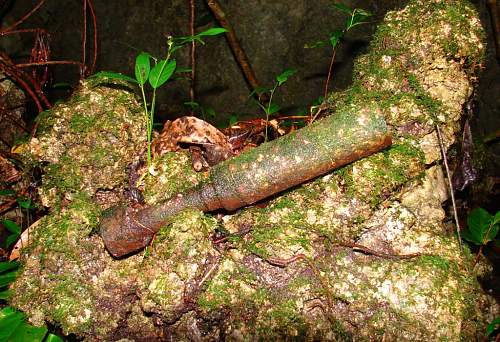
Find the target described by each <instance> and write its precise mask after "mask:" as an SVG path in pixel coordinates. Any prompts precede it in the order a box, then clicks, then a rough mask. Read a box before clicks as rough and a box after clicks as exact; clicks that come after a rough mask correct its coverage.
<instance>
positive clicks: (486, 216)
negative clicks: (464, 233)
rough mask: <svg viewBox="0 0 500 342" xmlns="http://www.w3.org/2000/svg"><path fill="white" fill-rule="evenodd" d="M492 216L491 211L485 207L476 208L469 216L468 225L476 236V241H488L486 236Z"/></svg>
mask: <svg viewBox="0 0 500 342" xmlns="http://www.w3.org/2000/svg"><path fill="white" fill-rule="evenodd" d="M492 218H493V217H492V216H491V215H490V213H489V212H487V211H486V210H484V209H483V208H476V209H474V210H472V211H471V212H470V214H469V216H468V217H467V225H468V227H469V230H470V232H471V233H472V235H473V236H474V237H475V240H476V241H481V244H484V243H486V242H487V241H484V240H485V238H486V236H485V234H486V232H487V230H488V227H489V226H490V222H491V220H492Z"/></svg>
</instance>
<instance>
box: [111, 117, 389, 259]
mask: <svg viewBox="0 0 500 342" xmlns="http://www.w3.org/2000/svg"><path fill="white" fill-rule="evenodd" d="M390 145H391V137H390V134H389V133H388V131H387V127H386V124H385V121H384V119H383V118H382V117H381V115H380V114H379V113H378V111H377V110H370V109H366V110H364V111H361V112H360V113H358V114H356V115H353V114H352V113H349V112H345V113H336V114H334V115H331V116H330V117H327V118H325V119H323V120H321V121H318V122H316V123H314V124H311V125H309V126H307V127H305V128H302V129H300V130H297V131H295V132H292V133H290V134H288V135H286V136H283V137H281V138H279V139H276V140H274V141H272V142H269V143H265V144H262V145H260V146H258V147H256V148H254V149H252V150H249V151H246V152H244V153H242V154H241V155H239V156H238V157H235V158H233V159H229V160H226V161H224V162H223V163H221V164H218V165H216V166H215V167H214V168H213V169H212V170H211V171H210V177H209V179H208V181H206V182H204V183H202V184H201V185H199V186H198V187H196V188H193V189H191V190H189V191H187V192H185V193H182V194H178V195H176V196H174V197H173V198H171V199H170V200H168V201H166V202H165V203H163V204H160V205H158V206H150V207H146V208H142V209H132V208H119V209H116V210H115V212H114V213H112V214H110V215H107V216H106V217H105V218H104V219H103V220H102V222H101V235H102V238H103V239H104V243H105V244H106V247H107V248H108V250H109V251H110V253H111V254H112V255H113V256H115V257H121V256H124V255H127V254H130V253H132V252H134V251H137V250H139V249H141V248H143V247H145V246H146V245H147V244H148V243H149V242H150V241H151V238H152V236H153V235H154V233H156V232H157V231H158V230H159V229H160V228H161V227H162V226H164V225H165V224H166V223H167V222H168V220H169V218H170V217H172V216H173V215H175V214H176V213H178V212H179V211H181V210H183V209H186V208H195V209H199V210H203V211H213V210H216V209H220V208H224V209H227V210H235V209H238V208H241V207H243V206H245V205H249V204H252V203H255V202H257V201H259V200H261V199H264V198H266V197H269V196H271V195H274V194H276V193H278V192H281V191H283V190H286V189H289V188H291V187H293V186H295V185H298V184H301V183H303V182H305V181H307V180H310V179H312V178H315V177H317V176H320V175H322V174H325V173H327V172H329V171H332V170H334V169H336V168H338V167H341V166H343V165H346V164H348V163H350V162H353V161H355V160H357V159H360V158H363V157H365V156H368V155H370V154H373V153H375V152H377V151H380V150H382V149H384V148H386V147H388V146H390Z"/></svg>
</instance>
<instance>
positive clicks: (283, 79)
mask: <svg viewBox="0 0 500 342" xmlns="http://www.w3.org/2000/svg"><path fill="white" fill-rule="evenodd" d="M296 72H297V70H295V69H286V70H285V71H283V72H282V73H281V74H279V75H278V76H277V77H276V81H278V86H281V85H282V84H283V83H285V82H286V80H288V77H290V76H292V75H293V74H295V73H296Z"/></svg>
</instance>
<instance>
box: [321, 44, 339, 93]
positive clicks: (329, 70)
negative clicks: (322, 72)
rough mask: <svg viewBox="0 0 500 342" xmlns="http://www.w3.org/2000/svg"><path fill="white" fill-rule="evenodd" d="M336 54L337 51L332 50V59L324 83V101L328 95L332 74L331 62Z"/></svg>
mask: <svg viewBox="0 0 500 342" xmlns="http://www.w3.org/2000/svg"><path fill="white" fill-rule="evenodd" d="M336 53H337V49H336V48H333V53H332V58H331V59H330V66H329V67H328V75H327V76H326V82H325V92H324V96H323V97H324V98H325V99H326V96H327V95H328V86H329V85H330V79H331V78H332V73H333V62H334V61H335V54H336Z"/></svg>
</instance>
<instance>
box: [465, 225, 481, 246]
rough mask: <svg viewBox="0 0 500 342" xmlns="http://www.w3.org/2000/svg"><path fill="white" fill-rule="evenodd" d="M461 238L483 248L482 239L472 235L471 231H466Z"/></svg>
mask: <svg viewBox="0 0 500 342" xmlns="http://www.w3.org/2000/svg"><path fill="white" fill-rule="evenodd" d="M460 236H461V237H462V239H464V240H467V241H469V242H472V243H473V244H475V245H477V246H481V245H482V244H483V242H482V239H481V238H478V237H477V236H476V235H474V234H472V232H471V230H470V229H464V230H463V231H462V232H461V233H460Z"/></svg>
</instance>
